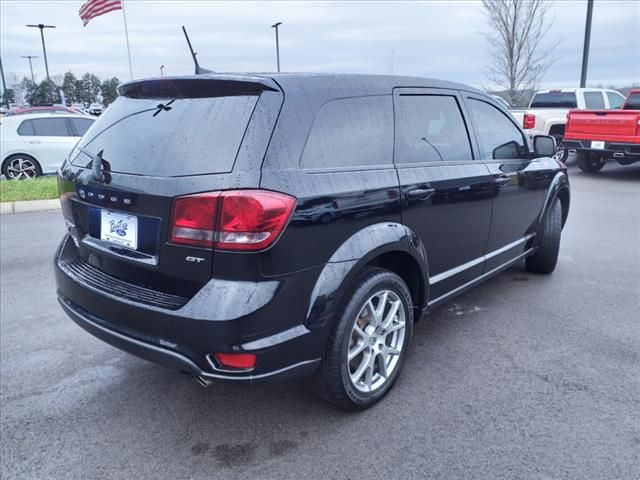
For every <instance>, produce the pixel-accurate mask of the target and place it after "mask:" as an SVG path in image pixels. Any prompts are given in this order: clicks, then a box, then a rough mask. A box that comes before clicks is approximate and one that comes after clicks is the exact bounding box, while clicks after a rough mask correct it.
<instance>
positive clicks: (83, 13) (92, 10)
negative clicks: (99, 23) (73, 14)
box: [79, 0, 122, 26]
mask: <svg viewBox="0 0 640 480" xmlns="http://www.w3.org/2000/svg"><path fill="white" fill-rule="evenodd" d="M114 10H122V0H89V1H88V2H87V3H85V4H84V5H82V7H80V12H79V14H80V19H81V20H82V24H83V26H86V25H87V23H89V20H91V19H92V18H93V17H97V16H100V15H104V14H105V13H109V12H113V11H114Z"/></svg>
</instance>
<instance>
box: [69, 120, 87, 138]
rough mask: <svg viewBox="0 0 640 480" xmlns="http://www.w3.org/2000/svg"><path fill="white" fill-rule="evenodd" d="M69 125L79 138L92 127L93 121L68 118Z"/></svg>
mask: <svg viewBox="0 0 640 480" xmlns="http://www.w3.org/2000/svg"><path fill="white" fill-rule="evenodd" d="M69 120H71V123H72V124H73V129H74V130H75V133H76V134H77V136H78V137H81V136H82V135H84V134H85V132H86V131H87V130H89V127H90V126H91V125H93V120H91V119H89V118H70V119H69Z"/></svg>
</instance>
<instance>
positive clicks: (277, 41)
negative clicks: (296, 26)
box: [271, 22, 282, 73]
mask: <svg viewBox="0 0 640 480" xmlns="http://www.w3.org/2000/svg"><path fill="white" fill-rule="evenodd" d="M280 25H282V22H278V23H274V24H273V25H271V28H275V29H276V60H277V62H278V73H280V41H279V38H278V27H279V26H280Z"/></svg>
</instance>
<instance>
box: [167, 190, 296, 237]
mask: <svg viewBox="0 0 640 480" xmlns="http://www.w3.org/2000/svg"><path fill="white" fill-rule="evenodd" d="M294 206H295V198H293V197H290V196H289V195H284V194H282V193H277V192H270V191H267V190H229V191H225V192H209V193H201V194H197V195H187V196H184V197H178V198H176V199H175V201H174V203H173V215H172V218H171V235H170V241H171V243H176V244H180V245H193V246H197V247H211V248H217V249H220V250H263V249H265V248H267V247H269V246H271V245H272V244H273V243H274V242H275V241H276V239H277V238H278V236H279V235H280V233H281V232H282V230H284V228H285V226H286V225H287V222H288V221H289V218H290V217H291V213H292V212H293V208H294Z"/></svg>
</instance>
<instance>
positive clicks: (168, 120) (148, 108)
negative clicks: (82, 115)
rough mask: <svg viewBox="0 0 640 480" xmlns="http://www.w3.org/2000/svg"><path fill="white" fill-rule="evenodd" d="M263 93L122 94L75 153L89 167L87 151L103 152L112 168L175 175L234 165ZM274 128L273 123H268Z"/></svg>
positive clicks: (227, 169) (222, 170) (217, 170)
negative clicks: (149, 96)
mask: <svg viewBox="0 0 640 480" xmlns="http://www.w3.org/2000/svg"><path fill="white" fill-rule="evenodd" d="M258 99H259V95H257V94H250V95H242V94H236V95H230V96H214V97H202V98H177V99H174V100H173V101H171V98H168V99H167V98H130V97H122V96H121V97H118V99H117V100H116V101H115V102H114V103H113V104H112V105H111V107H110V108H109V109H108V110H107V111H106V112H105V113H103V114H102V115H101V116H100V117H99V118H98V120H96V122H95V124H94V125H93V127H92V128H91V130H90V131H89V132H88V134H87V135H85V137H83V139H82V140H81V141H80V144H79V145H78V148H77V149H76V151H75V152H74V154H73V160H72V163H74V164H77V165H81V166H86V165H87V164H88V162H89V161H90V158H89V157H88V155H86V154H85V153H84V152H87V153H89V154H91V155H95V154H97V153H98V152H100V151H101V150H103V151H104V153H103V158H104V159H105V160H106V161H108V162H109V164H110V166H111V171H113V172H120V173H129V174H135V175H152V176H160V177H176V176H186V175H202V174H209V173H225V172H230V171H231V170H232V169H233V164H234V162H235V158H236V155H237V153H238V149H239V148H240V144H241V142H242V138H243V136H244V132H245V130H246V128H247V125H248V124H249V120H250V119H251V115H252V113H253V109H254V107H255V105H256V103H257V101H258ZM269 128H272V126H269Z"/></svg>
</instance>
